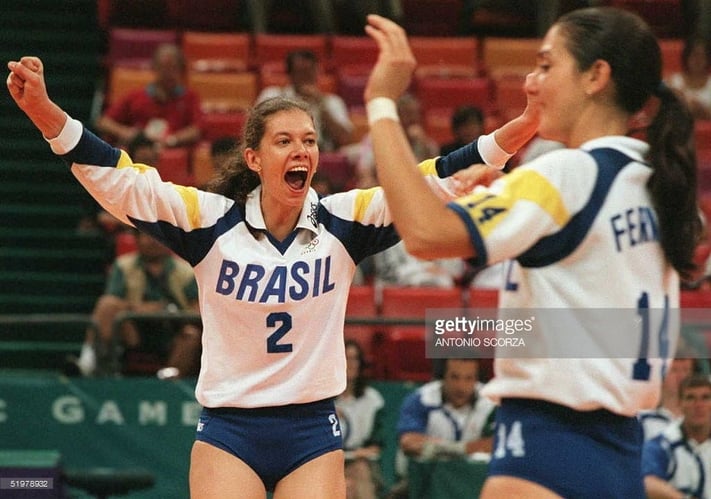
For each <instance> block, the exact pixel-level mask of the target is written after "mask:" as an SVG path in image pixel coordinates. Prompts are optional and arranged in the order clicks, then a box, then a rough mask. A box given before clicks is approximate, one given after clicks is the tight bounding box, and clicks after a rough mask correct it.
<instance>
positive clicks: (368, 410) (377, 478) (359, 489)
mask: <svg viewBox="0 0 711 499" xmlns="http://www.w3.org/2000/svg"><path fill="white" fill-rule="evenodd" d="M365 367H366V366H365V356H364V355H363V349H362V347H361V346H360V344H359V343H358V342H357V341H354V340H346V389H345V391H344V392H343V393H342V394H341V395H339V396H338V398H336V412H337V413H338V418H339V421H340V425H341V433H342V435H343V450H344V451H345V457H346V487H347V489H348V492H347V497H348V498H349V499H375V498H376V497H379V490H380V489H381V487H382V485H383V484H382V477H381V475H380V450H381V448H382V446H383V434H382V432H383V430H384V427H383V420H382V418H383V408H384V407H385V401H384V400H383V396H382V395H381V394H380V392H378V391H377V390H376V389H375V388H373V387H372V386H368V382H367V379H366V378H365V376H364V375H363V370H364V369H365Z"/></svg>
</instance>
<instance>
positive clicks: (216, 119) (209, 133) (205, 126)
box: [201, 109, 247, 142]
mask: <svg viewBox="0 0 711 499" xmlns="http://www.w3.org/2000/svg"><path fill="white" fill-rule="evenodd" d="M245 121H247V112H246V111H245V110H241V109H237V110H233V111H227V112H223V113H219V112H211V113H205V114H204V115H203V117H202V126H201V128H202V138H203V140H207V141H209V142H212V141H213V140H215V139H219V138H220V137H235V138H239V137H240V136H241V135H242V129H243V128H244V123H245Z"/></svg>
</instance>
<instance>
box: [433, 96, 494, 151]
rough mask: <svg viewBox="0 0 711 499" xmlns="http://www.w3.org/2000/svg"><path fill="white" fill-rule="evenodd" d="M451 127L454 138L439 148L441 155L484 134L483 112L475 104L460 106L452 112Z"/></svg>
mask: <svg viewBox="0 0 711 499" xmlns="http://www.w3.org/2000/svg"><path fill="white" fill-rule="evenodd" d="M451 129H452V135H453V136H454V140H453V141H452V142H450V143H448V144H445V145H443V146H442V147H441V148H440V152H439V153H440V155H442V156H444V155H445V154H449V153H450V152H452V151H455V150H457V149H459V148H460V147H462V146H465V145H467V144H469V143H470V142H472V141H474V140H475V139H477V138H478V137H480V136H481V135H484V132H485V130H484V113H483V112H482V111H481V109H479V108H478V107H476V106H460V107H458V108H457V109H455V110H454V113H453V114H452V121H451Z"/></svg>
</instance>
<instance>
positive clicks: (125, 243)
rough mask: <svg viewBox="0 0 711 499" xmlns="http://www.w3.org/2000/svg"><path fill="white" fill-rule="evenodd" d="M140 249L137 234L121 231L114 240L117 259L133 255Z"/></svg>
mask: <svg viewBox="0 0 711 499" xmlns="http://www.w3.org/2000/svg"><path fill="white" fill-rule="evenodd" d="M137 249H138V244H137V243H136V234H134V233H133V232H132V231H120V232H118V233H117V234H116V236H115V238H114V252H115V254H116V256H117V257H119V256H121V255H125V254H126V253H132V252H134V251H136V250H137Z"/></svg>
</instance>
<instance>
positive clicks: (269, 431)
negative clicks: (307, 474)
mask: <svg viewBox="0 0 711 499" xmlns="http://www.w3.org/2000/svg"><path fill="white" fill-rule="evenodd" d="M195 438H196V439H197V440H201V441H203V442H207V443H208V444H211V445H214V446H215V447H218V448H220V449H222V450H224V451H226V452H229V453H230V454H232V455H234V456H236V457H238V458H239V459H241V460H242V461H244V462H245V463H247V465H249V466H250V467H251V468H252V469H253V470H254V471H255V472H256V473H257V475H259V477H260V478H261V479H262V482H264V486H265V487H266V489H267V490H269V491H273V490H274V487H275V486H276V484H277V482H278V481H279V480H281V479H282V478H284V477H285V476H286V475H288V474H289V473H291V472H292V471H294V470H295V469H296V468H298V467H299V466H301V465H302V464H304V463H306V462H308V461H310V460H311V459H314V458H316V457H318V456H321V455H323V454H326V453H327V452H331V451H333V450H338V449H342V448H343V439H342V437H341V431H340V425H339V422H338V418H337V416H336V410H335V407H334V404H333V399H327V400H321V401H318V402H311V403H308V404H294V405H286V406H280V407H264V408H256V409H239V408H231V407H221V408H215V409H209V408H204V409H203V410H202V413H201V414H200V419H199V421H198V426H197V432H196V436H195Z"/></svg>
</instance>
